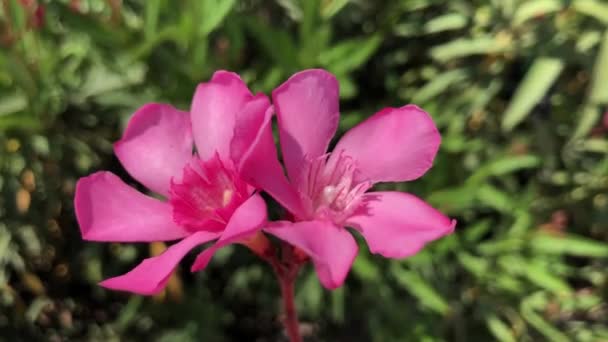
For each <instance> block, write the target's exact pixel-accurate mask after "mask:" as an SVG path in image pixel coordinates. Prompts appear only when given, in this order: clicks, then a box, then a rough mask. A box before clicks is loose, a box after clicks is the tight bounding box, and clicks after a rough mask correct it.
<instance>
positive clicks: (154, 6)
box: [144, 0, 163, 41]
mask: <svg viewBox="0 0 608 342" xmlns="http://www.w3.org/2000/svg"><path fill="white" fill-rule="evenodd" d="M162 4H163V0H148V1H146V4H145V9H144V11H145V12H144V37H145V38H146V40H147V41H149V40H152V39H153V38H154V35H155V34H156V28H157V26H158V16H159V15H160V10H161V6H162Z"/></svg>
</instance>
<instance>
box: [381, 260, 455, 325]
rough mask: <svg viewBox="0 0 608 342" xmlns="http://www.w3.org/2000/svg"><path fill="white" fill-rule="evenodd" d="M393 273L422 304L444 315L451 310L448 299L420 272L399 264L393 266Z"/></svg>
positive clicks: (400, 283) (398, 281)
mask: <svg viewBox="0 0 608 342" xmlns="http://www.w3.org/2000/svg"><path fill="white" fill-rule="evenodd" d="M391 273H392V274H393V276H394V277H395V278H396V279H397V283H399V285H401V286H402V287H403V288H405V289H406V290H408V291H409V292H410V293H411V294H412V295H413V296H414V297H416V298H418V300H419V301H420V303H421V304H422V305H424V306H426V307H428V308H429V309H431V310H433V311H435V312H437V313H439V314H442V315H445V314H446V313H447V312H448V311H449V310H450V306H449V304H448V303H447V301H446V300H445V299H443V298H442V297H441V295H440V294H439V293H438V292H437V291H436V290H435V289H434V288H433V287H432V286H431V285H430V284H429V283H427V282H426V280H424V279H423V278H421V277H420V276H419V275H418V274H416V273H414V272H413V271H408V270H404V269H402V268H400V267H399V266H397V264H393V265H392V266H391Z"/></svg>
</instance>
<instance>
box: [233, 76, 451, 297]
mask: <svg viewBox="0 0 608 342" xmlns="http://www.w3.org/2000/svg"><path fill="white" fill-rule="evenodd" d="M338 93H339V90H338V82H337V80H336V79H335V77H334V76H333V75H331V74H330V73H328V72H326V71H323V70H307V71H302V72H299V73H297V74H295V75H293V76H292V77H291V78H290V79H289V80H287V81H286V82H285V83H284V84H283V85H281V86H280V87H278V88H277V89H275V90H274V92H273V93H272V98H273V104H274V107H275V109H276V114H277V116H278V126H279V138H280V143H281V149H282V152H283V153H282V156H283V161H284V164H285V168H286V171H287V176H288V178H287V177H285V175H284V173H283V171H282V169H281V166H280V165H279V162H278V161H277V157H276V152H275V150H274V144H273V141H272V135H271V133H270V130H269V127H266V128H265V132H264V133H263V135H262V139H261V141H260V143H259V144H257V145H256V146H255V147H254V148H253V149H252V150H251V151H249V153H248V155H247V156H246V158H245V159H244V160H243V161H242V163H241V166H242V168H243V171H244V174H247V177H248V178H247V180H248V181H249V182H250V183H251V184H254V185H256V186H257V187H259V188H262V189H264V190H265V191H266V192H267V193H269V194H270V195H271V196H273V197H274V198H275V199H276V200H277V201H278V202H279V203H281V204H282V205H283V206H284V207H285V208H286V209H287V210H288V211H289V213H290V214H291V215H292V216H293V221H294V222H289V221H279V222H273V223H271V224H270V225H269V227H267V228H265V229H264V230H265V231H266V232H268V233H271V234H273V235H275V236H277V237H279V238H280V239H282V240H284V241H287V242H289V243H290V244H292V245H294V246H297V247H298V248H300V249H301V250H303V251H304V252H306V253H307V254H308V255H309V256H310V257H311V259H312V261H313V263H314V266H315V268H316V271H317V274H318V276H319V279H320V280H321V283H322V284H323V285H324V286H325V287H327V288H330V289H332V288H336V287H339V286H340V285H341V284H342V283H343V282H344V279H345V277H346V275H347V273H348V271H349V269H350V267H351V265H352V263H353V261H354V258H355V256H356V254H357V250H358V247H357V243H356V242H355V240H354V238H353V237H352V235H351V234H350V233H349V232H348V230H346V229H345V228H344V227H345V226H349V227H352V228H354V229H355V230H357V231H358V232H359V233H361V235H363V237H364V238H365V240H366V241H367V244H368V246H369V248H370V250H371V251H372V252H373V253H378V254H381V255H383V256H385V257H389V258H403V257H407V256H411V255H413V254H415V253H417V252H418V251H420V249H422V248H423V246H424V245H425V244H426V243H428V242H430V241H432V240H435V239H438V238H440V237H442V236H444V235H446V234H449V233H451V232H452V231H453V230H454V227H455V224H456V222H455V221H454V220H450V219H449V218H447V217H446V216H444V215H443V214H441V213H440V212H438V211H437V210H435V209H433V208H432V207H431V206H429V205H428V204H427V203H425V202H424V201H422V200H421V199H419V198H417V197H416V196H414V195H411V194H408V193H403V192H394V191H381V192H366V191H367V190H369V189H370V188H371V187H372V185H373V184H375V183H378V182H402V181H410V180H414V179H416V178H418V177H420V176H422V175H423V174H424V173H425V172H426V171H427V170H428V169H429V168H430V167H431V165H432V164H433V159H434V158H435V155H436V154H437V150H438V148H439V144H440V142H441V137H440V135H439V132H438V131H437V128H436V127H435V125H434V123H433V121H432V119H431V117H430V116H429V115H428V114H427V113H425V112H424V111H422V110H421V109H420V108H418V107H416V106H414V105H407V106H404V107H401V108H385V109H383V110H381V111H380V112H378V113H376V114H375V115H373V116H372V117H370V118H369V119H367V120H366V121H364V122H362V123H361V124H359V125H358V126H356V127H354V128H353V129H351V130H350V131H348V132H347V133H346V134H345V135H344V136H343V137H342V139H341V140H340V141H339V142H338V144H337V146H336V147H335V148H334V150H333V152H331V153H327V147H328V144H329V142H330V140H331V138H332V137H333V135H334V133H335V132H336V129H337V127H338V120H339V116H340V112H339V109H338V101H339V97H338Z"/></svg>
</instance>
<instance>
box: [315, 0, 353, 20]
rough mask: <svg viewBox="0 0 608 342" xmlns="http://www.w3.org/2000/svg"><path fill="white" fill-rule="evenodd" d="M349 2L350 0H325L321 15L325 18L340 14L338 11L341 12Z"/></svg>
mask: <svg viewBox="0 0 608 342" xmlns="http://www.w3.org/2000/svg"><path fill="white" fill-rule="evenodd" d="M349 2H350V0H330V1H323V4H322V7H321V15H322V16H323V18H325V19H329V18H331V17H333V16H334V15H336V14H338V12H340V10H342V8H344V6H346V5H348V3H349Z"/></svg>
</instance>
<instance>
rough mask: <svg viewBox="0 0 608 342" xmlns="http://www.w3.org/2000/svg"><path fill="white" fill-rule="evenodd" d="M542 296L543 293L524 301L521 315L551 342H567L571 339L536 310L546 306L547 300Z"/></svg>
mask: <svg viewBox="0 0 608 342" xmlns="http://www.w3.org/2000/svg"><path fill="white" fill-rule="evenodd" d="M540 295H542V293H536V294H533V295H531V296H529V297H528V298H526V299H524V300H523V301H522V304H521V315H522V316H523V318H524V319H525V320H526V321H528V323H530V324H531V325H532V326H533V327H534V328H536V330H538V332H540V333H541V334H543V335H544V336H545V337H546V338H547V339H548V340H549V341H553V342H567V341H569V340H570V339H569V338H568V336H566V335H565V334H564V333H562V332H561V331H559V330H558V329H557V328H555V327H554V326H552V325H551V323H549V322H547V321H546V320H545V319H544V318H543V317H542V316H541V315H539V314H538V313H537V312H536V311H535V308H539V309H542V308H543V307H544V306H545V305H546V304H545V303H544V302H546V300H545V299H544V298H542V297H541V296H540Z"/></svg>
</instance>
